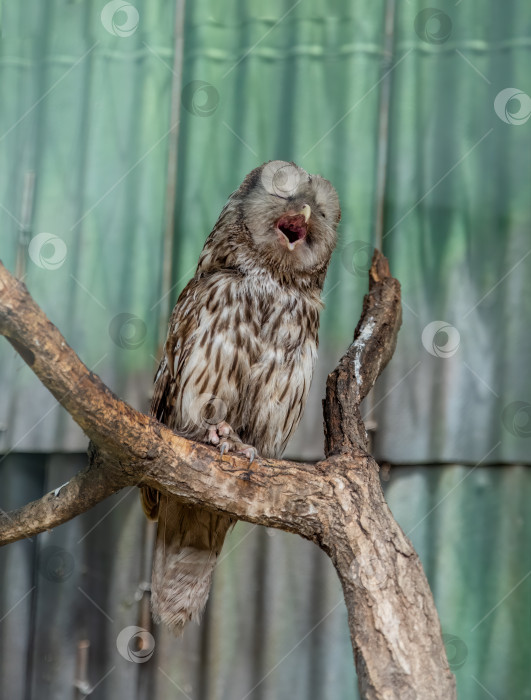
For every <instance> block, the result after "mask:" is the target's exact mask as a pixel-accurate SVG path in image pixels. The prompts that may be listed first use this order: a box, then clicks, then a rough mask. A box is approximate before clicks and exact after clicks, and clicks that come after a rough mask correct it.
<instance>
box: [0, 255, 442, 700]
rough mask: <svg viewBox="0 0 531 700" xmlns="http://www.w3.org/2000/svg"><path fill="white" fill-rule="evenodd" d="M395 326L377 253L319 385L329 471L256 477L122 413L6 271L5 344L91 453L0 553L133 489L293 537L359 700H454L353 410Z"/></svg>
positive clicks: (22, 512) (416, 572) (147, 420)
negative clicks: (331, 613) (356, 309)
mask: <svg viewBox="0 0 531 700" xmlns="http://www.w3.org/2000/svg"><path fill="white" fill-rule="evenodd" d="M400 322H401V304H400V285H399V283H398V282H397V281H396V280H395V279H393V278H392V277H391V275H390V272H389V266H388V263H387V260H386V259H385V258H384V257H383V256H382V255H381V254H380V253H379V252H378V251H375V255H374V258H373V263H372V267H371V270H370V272H369V293H368V294H367V295H366V297H365V299H364V304H363V312H362V316H361V319H360V322H359V323H358V326H357V328H356V331H355V334H354V341H353V343H352V345H351V346H350V347H349V348H348V350H347V352H346V353H345V355H344V356H343V358H342V359H341V361H340V363H339V365H338V367H337V368H336V370H335V371H334V372H332V373H331V374H330V375H329V377H328V381H327V390H326V399H325V401H324V416H325V445H326V455H327V456H326V459H324V460H323V461H321V462H318V463H317V464H304V463H298V462H290V461H287V460H264V459H258V460H257V461H256V462H254V463H253V464H252V465H251V466H250V465H249V463H248V461H247V460H246V459H242V458H239V457H238V456H235V455H225V456H223V457H220V455H219V453H218V451H217V450H216V449H215V448H212V447H209V446H207V445H203V444H201V443H196V442H193V441H191V440H187V439H185V438H183V437H180V436H179V435H177V434H175V433H174V432H173V431H171V430H170V429H168V428H167V427H166V426H164V425H162V424H160V423H158V422H157V421H155V420H154V419H153V418H151V417H149V416H147V415H145V414H142V413H139V412H138V411H135V410H134V409H133V408H132V407H131V406H129V405H128V404H126V403H125V402H123V401H121V400H120V399H118V398H117V397H116V396H115V395H114V394H113V393H112V392H111V391H110V390H109V389H108V388H107V387H106V386H105V385H104V384H103V382H102V381H101V380H100V379H99V377H98V376H96V375H95V374H93V373H92V372H90V371H89V370H88V369H87V367H86V366H85V365H84V364H83V363H82V362H81V360H80V359H79V358H78V357H77V355H76V354H75V352H74V351H73V350H72V349H71V348H70V347H69V346H68V344H67V343H66V341H65V340H64V338H63V337H62V335H61V334H60V332H59V331H58V329H57V328H56V327H55V326H54V325H53V324H52V323H51V322H50V321H49V320H48V319H47V317H46V316H45V314H44V313H43V312H42V311H41V310H40V308H39V307H38V306H37V305H36V304H35V302H34V301H33V299H32V298H31V296H30V295H29V293H28V291H27V289H26V287H25V285H24V284H23V283H22V282H20V281H18V280H16V279H15V278H14V277H13V276H12V275H10V274H9V272H8V271H7V270H6V269H5V267H4V266H3V265H2V264H1V263H0V333H2V334H3V335H4V336H5V337H6V338H7V340H8V341H9V342H10V343H11V345H12V346H13V347H14V348H15V350H16V351H17V352H18V353H19V354H20V355H21V357H22V358H23V359H24V361H25V362H26V363H27V364H28V365H29V366H30V367H31V368H32V369H33V371H34V372H35V374H36V375H37V376H38V377H39V379H40V380H41V381H42V383H43V384H44V385H45V386H46V387H47V388H48V389H49V390H50V391H51V392H52V394H53V395H54V396H55V398H56V399H57V400H58V401H59V402H60V403H61V404H62V405H63V406H64V408H65V409H66V410H67V411H68V412H69V413H70V415H71V416H72V418H73V419H74V420H75V421H76V422H77V423H78V424H79V425H80V426H81V428H82V429H83V430H84V431H85V433H86V435H87V436H88V437H89V438H90V440H91V446H90V449H89V465H88V467H87V468H86V469H84V470H83V471H81V472H80V473H78V474H77V475H76V476H74V477H73V478H72V479H71V480H70V481H69V482H68V483H67V484H65V485H64V486H63V487H61V488H60V489H57V490H56V491H53V492H50V493H48V494H46V495H45V496H43V497H42V498H41V499H39V500H37V501H34V502H33V503H29V504H28V505H26V506H24V507H23V508H20V509H19V510H17V511H13V512H11V513H3V512H0V544H7V543H9V542H14V541H16V540H19V539H22V538H23V537H29V536H31V535H34V534H37V533H39V532H42V531H44V530H48V529H50V528H53V527H56V526H57V525H60V524H61V523H63V522H66V521H67V520H69V519H71V518H73V517H75V516H76V515H78V514H80V513H82V512H84V511H86V510H88V509H90V508H92V507H93V506H94V505H96V503H98V502H100V501H101V500H103V499H104V498H106V497H107V496H110V495H111V494H113V493H115V492H116V491H118V490H120V489H122V488H124V487H125V486H138V485H139V484H148V485H151V486H154V487H156V488H157V489H159V490H160V491H162V492H165V493H169V494H173V495H175V496H178V497H179V498H180V499H181V500H182V501H183V502H186V503H194V504H201V505H202V506H203V507H208V508H212V509H214V510H220V511H224V512H227V513H230V514H231V515H233V516H235V517H236V518H238V519H240V520H247V521H249V522H254V523H258V524H260V525H266V526H268V527H276V528H280V529H282V530H287V531H289V532H295V533H297V534H299V535H301V536H302V537H305V538H307V539H310V540H313V541H314V542H315V543H317V544H318V545H319V546H320V547H321V548H322V549H323V550H324V551H325V552H326V553H327V554H328V555H329V556H330V558H331V560H332V562H333V563H334V566H335V568H336V570H337V572H338V575H339V578H340V580H341V584H342V587H343V592H344V596H345V602H346V606H347V610H348V617H349V627H350V634H351V640H352V647H353V650H354V658H355V662H356V668H357V673H358V682H359V687H360V693H361V697H362V698H364V700H393V699H395V698H396V700H414V699H418V700H425V699H426V698H430V699H433V700H439V699H440V700H452V698H455V679H454V677H453V675H452V674H451V672H450V670H449V667H448V661H447V659H446V654H445V650H444V645H443V641H442V637H441V629H440V625H439V620H438V618H437V613H436V610H435V606H434V603H433V598H432V595H431V592H430V589H429V586H428V583H427V580H426V577H425V575H424V572H423V570H422V566H421V564H420V561H419V558H418V556H417V554H416V552H415V551H414V549H413V547H412V545H411V543H410V542H409V540H408V539H407V538H406V536H405V535H404V533H403V532H402V530H401V529H400V527H399V526H398V524H397V523H396V521H395V520H394V518H393V516H392V514H391V512H390V510H389V508H388V506H387V504H386V502H385V499H384V496H383V493H382V489H381V486H380V479H379V475H378V465H377V464H376V462H375V461H374V460H373V458H372V457H371V456H370V455H369V454H368V453H367V434H366V431H365V427H364V425H363V421H362V419H361V414H360V410H359V405H360V403H361V401H362V400H363V398H365V396H366V395H367V393H368V392H369V390H370V389H371V387H372V386H373V385H374V382H375V381H376V379H377V377H378V376H379V374H380V373H381V372H382V370H383V368H384V367H385V365H386V364H387V362H388V361H389V360H390V358H391V356H392V354H393V352H394V349H395V345H396V336H397V333H398V329H399V327H400Z"/></svg>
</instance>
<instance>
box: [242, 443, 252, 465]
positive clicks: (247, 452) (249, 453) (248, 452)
mask: <svg viewBox="0 0 531 700" xmlns="http://www.w3.org/2000/svg"><path fill="white" fill-rule="evenodd" d="M239 451H240V452H242V453H243V454H244V455H245V456H246V457H247V459H248V460H249V465H251V464H252V463H253V462H254V460H255V457H256V450H255V448H254V447H246V448H245V449H243V450H239Z"/></svg>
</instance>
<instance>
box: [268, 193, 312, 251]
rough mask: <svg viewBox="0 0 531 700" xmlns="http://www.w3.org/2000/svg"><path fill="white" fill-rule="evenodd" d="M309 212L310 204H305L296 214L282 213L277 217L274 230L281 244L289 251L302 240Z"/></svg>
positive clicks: (306, 227) (305, 231)
mask: <svg viewBox="0 0 531 700" xmlns="http://www.w3.org/2000/svg"><path fill="white" fill-rule="evenodd" d="M311 213H312V210H311V209H310V206H309V205H308V204H305V205H304V206H303V207H302V209H301V211H300V212H299V213H298V214H283V215H282V216H281V217H280V219H278V221H277V223H276V226H275V230H276V232H277V236H278V239H279V241H280V244H281V245H283V246H285V247H286V248H287V249H288V250H290V251H291V250H294V249H295V247H296V246H297V245H300V244H301V243H302V242H303V241H304V239H305V238H306V235H307V233H308V220H309V218H310V215H311Z"/></svg>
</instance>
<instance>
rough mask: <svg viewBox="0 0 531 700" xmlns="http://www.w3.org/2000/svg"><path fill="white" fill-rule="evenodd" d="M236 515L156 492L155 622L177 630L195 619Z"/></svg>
mask: <svg viewBox="0 0 531 700" xmlns="http://www.w3.org/2000/svg"><path fill="white" fill-rule="evenodd" d="M234 522H235V521H234V519H233V518H231V517H230V516H228V515H225V514H223V513H214V512H212V511H209V510H205V509H204V508H199V507H196V506H186V505H183V504H182V503H180V502H179V501H176V500H175V499H173V498H171V497H167V496H164V495H162V494H161V495H160V502H159V507H158V528H157V541H156V543H155V552H154V555H153V575H152V581H151V605H152V610H153V617H154V619H155V621H156V622H163V623H164V624H165V625H167V626H168V627H169V628H170V629H171V630H172V631H173V632H174V633H175V634H180V633H181V632H182V630H183V628H184V626H185V625H186V623H187V622H189V621H190V620H194V621H196V622H199V620H200V618H201V614H202V612H203V610H204V608H205V605H206V603H207V599H208V594H209V592H210V587H211V585H212V573H213V571H214V567H215V565H216V561H217V558H218V555H219V553H220V551H221V548H222V546H223V541H224V540H225V535H226V534H227V532H228V530H229V528H230V527H231V526H232V525H233V524H234Z"/></svg>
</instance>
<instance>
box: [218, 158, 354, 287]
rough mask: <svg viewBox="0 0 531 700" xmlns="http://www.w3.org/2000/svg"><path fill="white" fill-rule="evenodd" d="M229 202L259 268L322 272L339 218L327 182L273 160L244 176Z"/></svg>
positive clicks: (334, 243) (333, 190) (330, 249)
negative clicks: (261, 266) (263, 265)
mask: <svg viewBox="0 0 531 700" xmlns="http://www.w3.org/2000/svg"><path fill="white" fill-rule="evenodd" d="M232 199H233V204H234V205H236V209H237V211H238V218H239V219H240V222H241V223H243V224H244V227H245V230H246V233H247V235H248V236H250V237H251V243H252V247H253V248H254V249H255V250H256V251H257V252H258V255H259V258H260V260H262V261H263V263H264V264H265V265H267V266H268V267H271V268H273V269H278V270H279V271H285V270H291V271H294V272H298V273H305V272H307V273H310V274H311V273H313V272H321V271H322V270H323V268H324V269H326V267H327V265H328V263H329V261H330V256H331V255H332V251H333V250H334V247H335V245H336V239H337V236H336V228H337V225H338V222H339V219H340V217H341V210H340V207H339V199H338V196H337V193H336V191H335V189H334V188H333V187H332V185H331V184H330V182H328V180H325V179H324V178H322V177H321V176H320V175H309V174H308V173H307V172H306V171H305V170H303V169H302V168H300V167H299V166H297V165H295V163H287V162H286V161H282V160H273V161H270V162H269V163H264V165H261V166H260V167H259V168H256V169H255V170H253V171H252V172H250V173H249V175H247V177H246V178H245V180H244V181H243V183H242V185H241V187H240V188H239V189H238V190H237V191H236V192H235V193H234V194H233V195H232V197H231V200H232Z"/></svg>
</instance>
